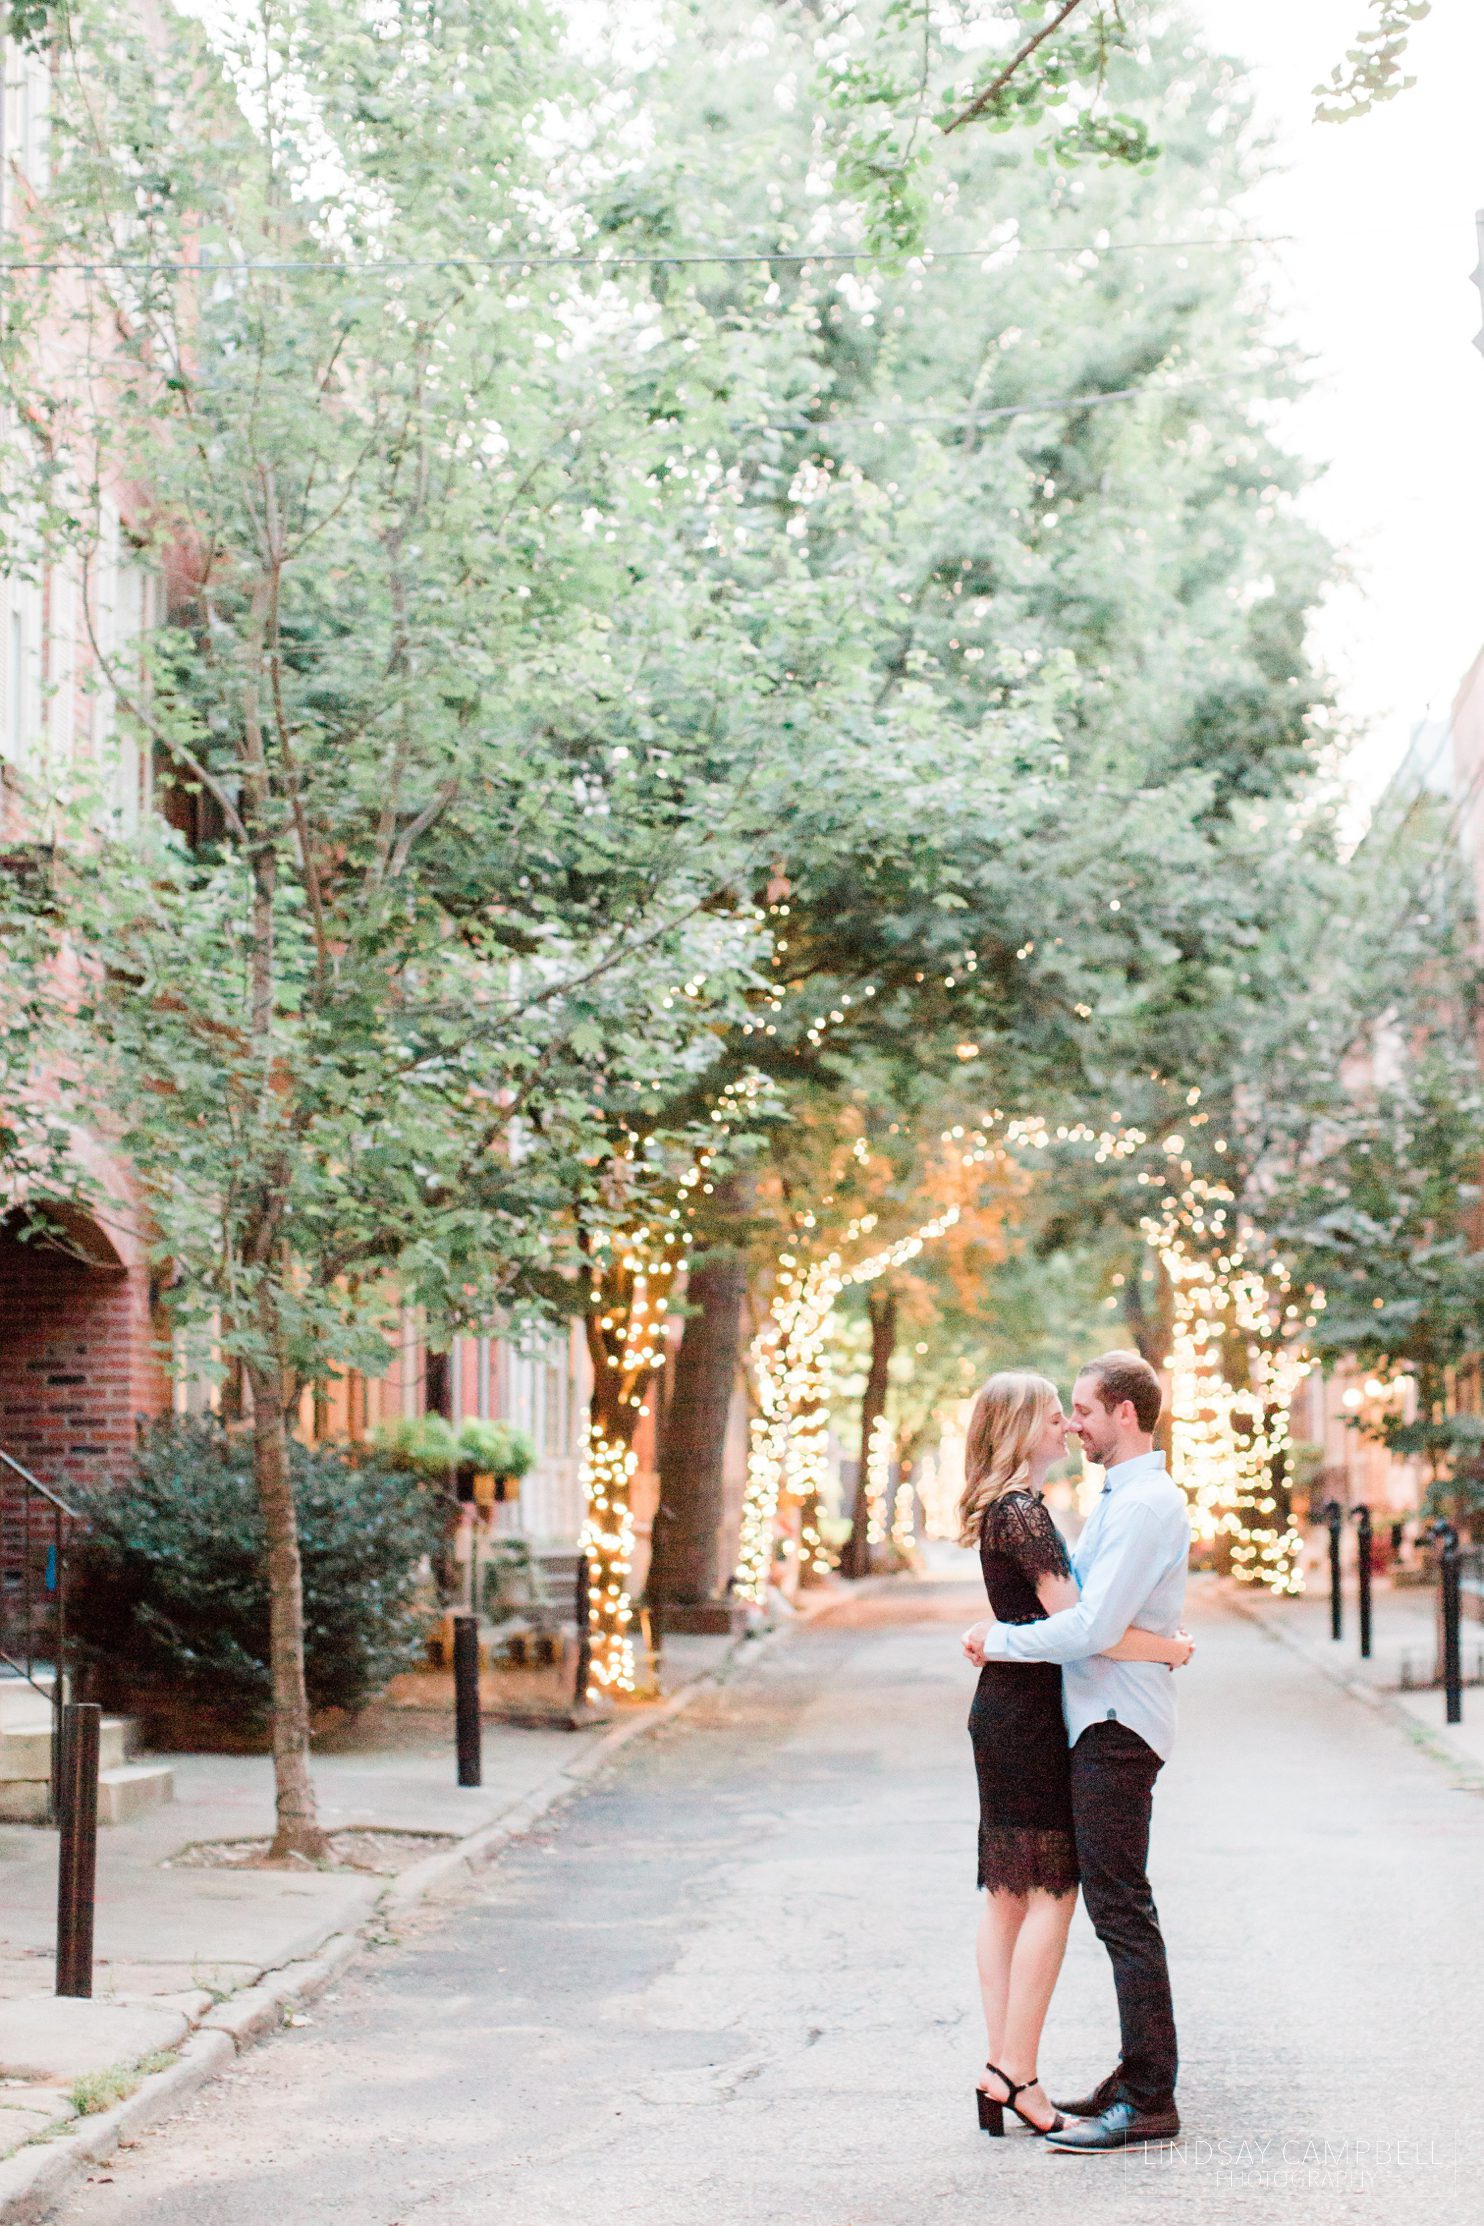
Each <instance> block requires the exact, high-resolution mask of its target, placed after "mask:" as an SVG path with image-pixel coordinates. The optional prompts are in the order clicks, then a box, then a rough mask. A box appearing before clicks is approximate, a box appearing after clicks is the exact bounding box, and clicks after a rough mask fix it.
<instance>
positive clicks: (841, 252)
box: [0, 232, 1294, 278]
mask: <svg viewBox="0 0 1484 2226" xmlns="http://www.w3.org/2000/svg"><path fill="white" fill-rule="evenodd" d="M1293 237H1294V235H1293V234H1292V233H1291V232H1265V233H1233V234H1231V235H1230V236H1228V237H1226V238H1215V239H1190V240H1108V241H1105V242H1104V243H1103V244H1102V245H1101V246H1099V245H1098V244H1097V243H1096V242H1093V241H1087V240H1084V241H1083V242H1082V243H1081V244H1080V245H1078V244H1076V243H1074V242H1072V241H1066V242H1064V243H1063V244H1061V245H1056V244H1051V245H1043V246H1028V245H1026V244H1024V243H1023V242H1021V241H1020V240H1019V239H1009V240H999V241H995V242H992V243H991V244H990V245H989V246H987V247H944V248H927V249H925V250H924V251H923V252H922V254H920V255H914V256H911V257H909V258H908V264H909V267H910V266H911V265H912V264H916V265H918V266H919V268H918V269H917V270H915V271H913V273H912V275H913V276H914V277H920V276H922V275H923V274H924V273H925V272H927V271H929V270H931V269H932V267H933V265H934V264H935V263H947V262H965V261H967V262H984V261H987V260H988V259H989V258H990V257H991V256H997V255H1002V254H1004V253H1005V251H1006V250H1007V249H1013V250H1014V253H1015V254H1016V255H1148V254H1173V253H1176V252H1181V251H1184V250H1186V249H1189V248H1215V247H1276V246H1281V245H1283V244H1285V243H1287V242H1289V241H1291V240H1292V239H1293ZM887 260H889V258H888V257H886V256H884V255H883V254H882V253H881V252H880V250H879V249H874V248H853V249H844V248H841V249H834V248H828V249H826V248H798V249H795V248H765V249H760V250H758V251H756V252H753V253H747V254H733V253H731V252H729V251H727V252H723V251H721V250H719V249H710V250H705V249H702V250H696V251H692V252H689V253H686V254H683V255H489V256H479V255H430V256H409V257H402V258H396V259H390V260H388V261H386V262H371V263H344V262H337V261H336V260H335V259H334V258H333V257H330V256H326V257H324V258H315V257H306V258H304V259H302V260H286V261H264V262H256V261H251V260H248V259H239V258H224V259H223V260H222V261H220V262H213V261H211V260H210V259H209V258H207V257H205V256H202V257H198V258H197V259H196V260H195V261H194V262H180V261H175V262H161V261H153V260H150V259H149V258H138V259H136V258H131V257H127V256H117V257H115V256H105V257H101V258H98V259H95V260H92V261H85V262H76V263H64V262H24V261H11V260H10V259H8V258H0V274H3V273H4V272H5V271H75V272H82V273H88V272H92V271H143V272H146V273H150V272H179V273H181V274H182V275H184V276H188V277H200V278H230V277H233V276H235V275H236V274H237V273H238V272H245V271H316V272H320V273H323V274H324V275H325V276H327V277H328V276H337V277H344V278H357V277H366V276H369V277H379V276H380V275H381V274H383V273H390V272H393V271H425V270H431V271H456V270H478V271H497V270H518V271H522V272H524V271H532V270H584V271H599V272H602V271H611V270H636V269H637V270H668V269H672V268H679V267H681V266H683V265H687V264H703V265H704V264H709V263H727V264H731V263H737V264H754V265H756V264H763V263H796V264H807V263H882V262H885V261H887Z"/></svg>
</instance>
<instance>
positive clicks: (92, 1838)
mask: <svg viewBox="0 0 1484 2226" xmlns="http://www.w3.org/2000/svg"><path fill="white" fill-rule="evenodd" d="M102 1720H103V1711H102V1709H101V1708H97V1707H95V1706H94V1705H93V1703H92V1702H91V1701H82V1702H75V1703H69V1704H68V1706H67V1707H65V1708H64V1709H63V1710H62V1740H61V1759H62V1773H61V1776H62V1782H61V1787H60V1792H59V1797H58V1802H57V1811H58V1823H59V1825H60V1828H61V1829H60V1839H59V1843H58V1848H57V1992H58V1994H74V1995H80V1996H82V1997H83V1999H84V2000H86V1999H87V1998H88V1997H89V1996H90V1995H91V1994H92V1991H93V1906H94V1902H95V1900H96V1898H97V1885H98V1734H99V1727H100V1725H101V1723H102Z"/></svg>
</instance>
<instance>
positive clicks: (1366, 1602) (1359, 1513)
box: [1355, 1507, 1371, 1662]
mask: <svg viewBox="0 0 1484 2226" xmlns="http://www.w3.org/2000/svg"><path fill="white" fill-rule="evenodd" d="M1355 1555H1356V1573H1357V1575H1358V1576H1359V1578H1360V1653H1361V1659H1362V1661H1366V1662H1368V1661H1369V1660H1370V1658H1371V1511H1370V1509H1369V1508H1368V1507H1357V1508H1356V1510H1355Z"/></svg>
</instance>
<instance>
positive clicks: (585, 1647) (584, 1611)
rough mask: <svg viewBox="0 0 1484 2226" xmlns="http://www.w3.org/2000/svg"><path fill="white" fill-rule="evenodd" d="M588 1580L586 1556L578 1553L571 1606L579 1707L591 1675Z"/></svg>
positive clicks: (576, 1690) (590, 1613) (577, 1702)
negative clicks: (575, 1620)
mask: <svg viewBox="0 0 1484 2226" xmlns="http://www.w3.org/2000/svg"><path fill="white" fill-rule="evenodd" d="M590 1582H591V1579H590V1576H589V1571H588V1557H587V1555H586V1554H579V1555H578V1557H577V1585H576V1592H575V1596H574V1599H573V1608H574V1611H575V1613H576V1616H577V1683H576V1689H575V1690H574V1692H573V1695H572V1698H573V1700H574V1701H575V1702H576V1704H577V1706H578V1707H579V1708H580V1707H581V1706H582V1704H583V1702H584V1701H585V1700H586V1699H587V1681H588V1679H589V1677H590V1676H591V1675H592V1667H593V1641H592V1624H591V1615H592V1601H591V1599H590V1597H589V1585H590Z"/></svg>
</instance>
